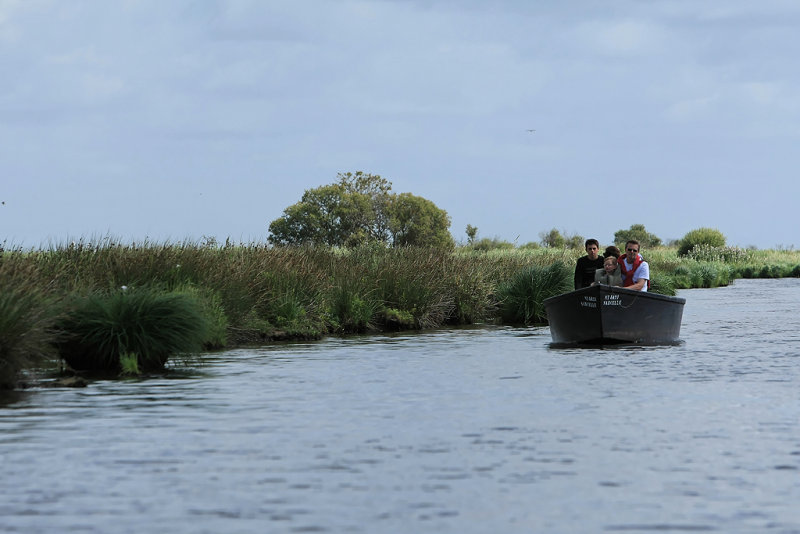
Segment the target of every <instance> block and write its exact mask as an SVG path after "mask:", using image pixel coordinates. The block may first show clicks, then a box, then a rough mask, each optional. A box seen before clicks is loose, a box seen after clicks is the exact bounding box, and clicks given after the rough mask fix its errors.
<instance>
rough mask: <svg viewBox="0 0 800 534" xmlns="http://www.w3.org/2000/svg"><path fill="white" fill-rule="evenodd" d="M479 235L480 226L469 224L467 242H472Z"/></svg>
mask: <svg viewBox="0 0 800 534" xmlns="http://www.w3.org/2000/svg"><path fill="white" fill-rule="evenodd" d="M477 235H478V227H477V226H472V225H471V224H468V225H467V243H468V244H470V245H471V244H472V243H473V242H474V241H475V237H476V236H477Z"/></svg>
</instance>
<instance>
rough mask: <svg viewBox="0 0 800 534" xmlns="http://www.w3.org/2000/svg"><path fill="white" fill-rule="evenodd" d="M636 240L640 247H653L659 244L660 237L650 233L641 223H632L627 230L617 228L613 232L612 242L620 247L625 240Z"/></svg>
mask: <svg viewBox="0 0 800 534" xmlns="http://www.w3.org/2000/svg"><path fill="white" fill-rule="evenodd" d="M630 240H635V241H638V242H639V244H640V245H641V246H642V248H654V247H660V246H661V238H660V237H658V236H656V235H655V234H651V233H650V232H648V231H647V230H645V227H644V225H643V224H632V225H631V227H630V228H628V229H627V230H618V231H616V232H615V233H614V243H616V244H617V246H618V247H619V248H620V249H622V245H624V244H625V243H626V242H627V241H630Z"/></svg>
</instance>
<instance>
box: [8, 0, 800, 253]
mask: <svg viewBox="0 0 800 534" xmlns="http://www.w3.org/2000/svg"><path fill="white" fill-rule="evenodd" d="M798 28H800V2H796V1H795V0H786V1H781V0H761V1H759V2H754V1H751V0H720V1H697V0H686V1H681V0H664V1H646V2H645V1H613V0H612V1H589V0H583V1H581V0H571V1H564V2H562V1H556V0H553V1H544V0H543V1H536V2H533V1H530V0H518V1H513V0H493V1H488V0H487V1H477V0H427V1H426V0H419V1H412V0H406V1H403V0H396V1H387V0H362V1H344V0H343V1H337V0H291V1H289V0H280V1H278V0H231V1H223V0H218V1H215V0H172V1H167V0H141V1H140V0H70V1H62V0H0V201H2V202H3V204H2V205H0V243H2V241H3V240H5V241H6V246H9V245H11V244H15V245H21V246H25V247H38V246H46V245H47V244H48V243H61V242H64V241H66V240H73V239H77V238H81V237H83V238H85V239H93V238H96V237H100V236H106V235H111V236H113V237H116V238H118V239H121V240H124V241H137V242H141V241H143V240H144V239H146V238H147V239H149V240H151V241H183V240H201V239H203V237H204V236H208V237H211V236H213V237H216V238H217V239H218V240H223V241H224V239H225V238H227V237H230V238H231V239H232V240H233V241H236V242H250V241H259V242H263V241H265V240H266V237H267V227H268V225H269V222H270V221H272V220H273V219H276V218H277V217H279V216H280V215H281V214H282V212H283V210H284V209H285V208H286V207H287V206H289V205H291V204H293V203H295V202H297V201H299V200H300V197H301V196H302V194H303V192H304V191H305V190H306V189H310V188H313V187H317V186H320V185H324V184H329V183H333V182H334V181H336V175H337V173H340V172H348V171H352V172H355V171H364V172H368V173H372V174H379V175H381V176H383V177H384V178H387V179H388V180H389V181H391V182H392V184H393V191H394V192H397V193H402V192H410V193H413V194H415V195H418V196H422V197H425V198H427V199H429V200H432V201H433V202H434V203H435V204H436V205H437V206H439V207H440V208H442V209H444V210H446V211H447V212H448V214H449V215H450V216H451V218H452V226H451V228H450V230H451V232H452V234H453V236H454V237H455V238H456V240H459V241H464V240H466V234H465V227H466V225H467V224H471V225H473V226H476V227H478V236H479V237H498V238H500V239H505V240H508V241H516V242H517V243H518V244H523V243H526V242H529V241H538V240H539V239H540V233H542V232H546V231H548V230H550V229H551V228H556V229H559V230H560V231H561V232H562V233H566V234H570V235H572V234H579V235H581V236H584V237H596V238H597V239H599V240H600V242H601V243H602V244H603V245H605V244H608V243H610V242H611V240H612V238H613V235H614V232H616V231H617V230H620V229H627V228H629V227H630V225H631V224H637V223H638V224H644V225H645V227H646V228H647V230H648V231H650V232H651V233H654V234H656V235H657V236H659V237H661V238H662V239H664V240H669V239H675V238H680V237H682V236H683V235H684V234H685V233H686V232H688V231H689V230H692V229H695V228H699V227H712V228H717V229H719V230H721V231H722V232H723V233H724V234H725V235H726V237H727V238H728V244H730V245H738V246H757V247H759V248H776V247H790V246H793V245H796V246H800V234H798V231H800V224H798V222H800V220H799V219H800V216H798V214H797V213H798V203H800V180H799V179H798V170H800V68H798V57H800V34H799V33H798ZM528 130H535V131H534V132H529V131H528Z"/></svg>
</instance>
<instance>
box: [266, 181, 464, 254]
mask: <svg viewBox="0 0 800 534" xmlns="http://www.w3.org/2000/svg"><path fill="white" fill-rule="evenodd" d="M337 178H338V181H337V182H336V183H334V184H330V185H323V186H320V187H317V188H314V189H308V190H306V191H305V193H304V194H303V196H302V197H301V199H300V202H298V203H296V204H292V205H291V206H289V207H288V208H286V209H285V210H284V212H283V215H282V216H281V217H279V218H278V219H275V220H274V221H272V222H271V223H270V225H269V231H270V236H269V238H268V241H269V242H270V243H271V244H273V245H314V246H332V247H354V246H359V245H364V244H366V243H371V242H377V243H384V244H391V245H393V246H408V245H414V246H452V243H453V238H452V236H451V235H450V233H449V231H448V228H449V226H450V218H449V216H448V215H447V212H445V211H444V210H441V209H439V208H437V207H436V205H435V204H434V203H433V202H431V201H430V200H427V199H424V198H422V197H417V196H414V195H412V194H410V193H403V194H401V195H396V194H394V193H391V188H392V185H391V183H390V182H389V181H387V180H386V179H384V178H381V177H380V176H379V175H375V174H366V173H363V172H360V171H359V172H356V173H349V172H348V173H344V174H342V173H340V174H338V175H337Z"/></svg>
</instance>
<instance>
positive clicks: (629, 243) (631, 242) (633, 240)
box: [625, 239, 642, 248]
mask: <svg viewBox="0 0 800 534" xmlns="http://www.w3.org/2000/svg"><path fill="white" fill-rule="evenodd" d="M628 245H636V246H637V247H639V248H642V245H640V244H639V242H638V241H636V240H635V239H628V240H627V241H625V248H628Z"/></svg>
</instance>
